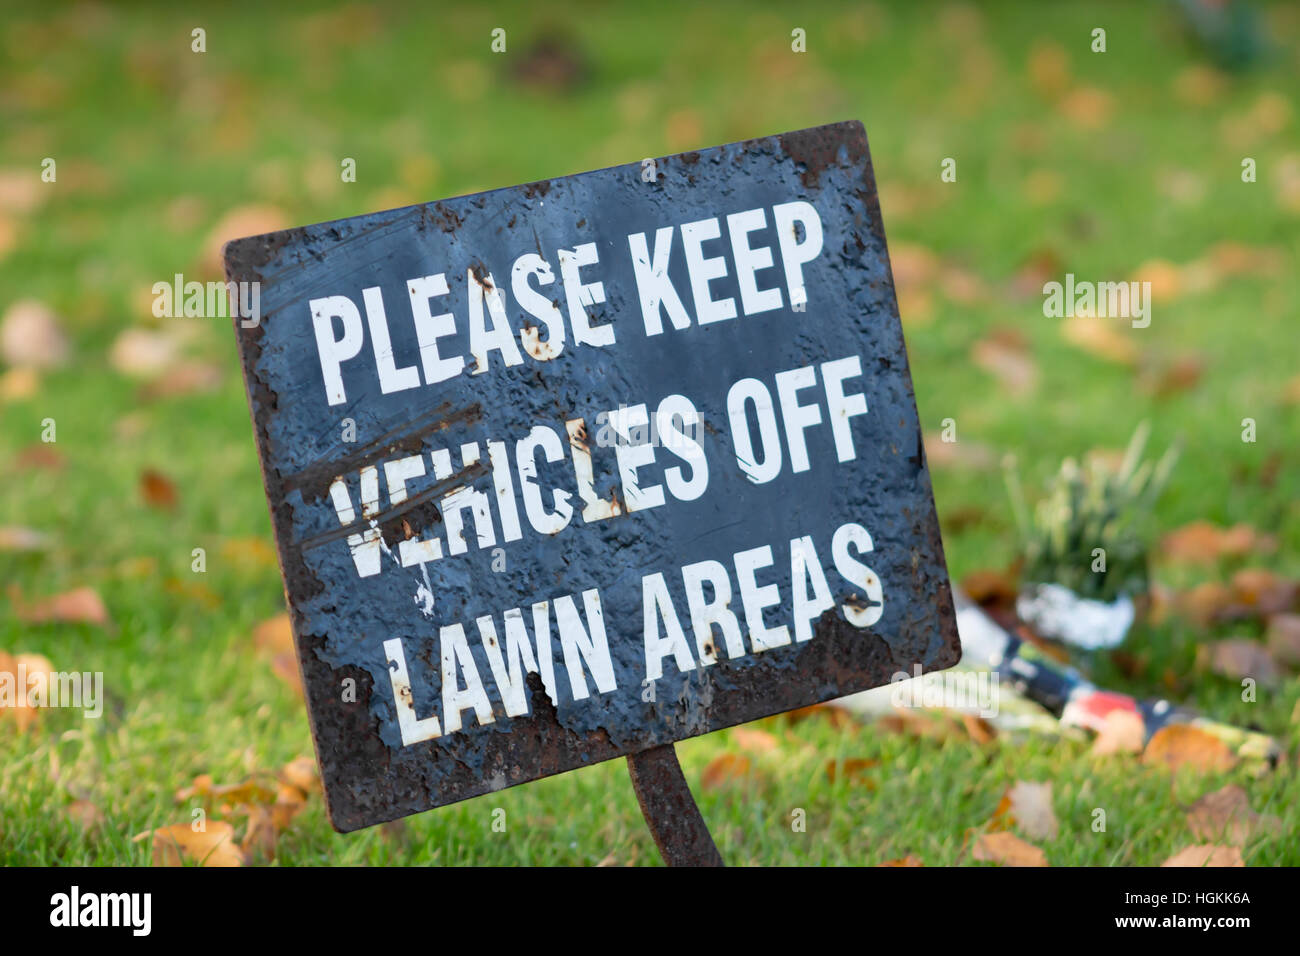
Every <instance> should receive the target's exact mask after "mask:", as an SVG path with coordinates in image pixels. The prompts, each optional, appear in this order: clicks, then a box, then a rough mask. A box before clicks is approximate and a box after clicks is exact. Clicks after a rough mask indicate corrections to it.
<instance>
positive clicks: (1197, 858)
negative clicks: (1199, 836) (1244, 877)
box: [1160, 843, 1246, 867]
mask: <svg viewBox="0 0 1300 956" xmlns="http://www.w3.org/2000/svg"><path fill="white" fill-rule="evenodd" d="M1160 865H1161V866H1192V867H1202V866H1245V865H1246V863H1245V861H1244V860H1243V859H1242V858H1241V850H1240V849H1238V848H1237V847H1235V846H1216V845H1215V844H1213V843H1202V844H1199V845H1197V846H1189V847H1184V848H1183V849H1181V850H1179V851H1178V852H1177V853H1175V854H1174V855H1173V856H1171V857H1170V858H1169V859H1167V860H1165V862H1163V863H1161V864H1160Z"/></svg>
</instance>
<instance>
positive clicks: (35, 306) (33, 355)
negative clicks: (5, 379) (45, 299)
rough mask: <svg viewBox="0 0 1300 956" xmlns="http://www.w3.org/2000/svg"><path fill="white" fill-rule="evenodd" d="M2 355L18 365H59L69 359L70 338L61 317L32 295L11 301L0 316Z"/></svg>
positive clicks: (0, 354) (14, 364)
mask: <svg viewBox="0 0 1300 956" xmlns="http://www.w3.org/2000/svg"><path fill="white" fill-rule="evenodd" d="M0 358H2V359H4V362H5V364H6V365H10V366H14V367H16V368H32V369H46V368H56V367H58V366H60V365H63V364H65V363H66V362H67V361H68V340H67V338H66V337H65V336H64V334H63V330H62V329H61V328H60V327H59V318H58V316H56V315H55V314H54V312H53V311H51V310H50V309H49V308H48V307H47V306H45V305H44V304H42V303H40V302H36V301H34V300H32V299H22V300H20V301H18V302H15V303H14V304H13V305H11V306H10V307H9V308H8V309H7V310H6V311H5V314H4V318H3V319H0Z"/></svg>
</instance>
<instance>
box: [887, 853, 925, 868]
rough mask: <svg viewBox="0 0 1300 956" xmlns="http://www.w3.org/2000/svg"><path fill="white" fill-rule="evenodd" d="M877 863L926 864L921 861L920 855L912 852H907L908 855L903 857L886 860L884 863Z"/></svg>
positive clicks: (892, 864)
mask: <svg viewBox="0 0 1300 956" xmlns="http://www.w3.org/2000/svg"><path fill="white" fill-rule="evenodd" d="M877 865H878V866H925V864H924V863H923V862H922V861H921V858H920V857H919V856H915V855H913V854H911V853H909V854H907V856H905V857H901V858H900V859H897V860H886V861H885V862H884V863H879V864H877Z"/></svg>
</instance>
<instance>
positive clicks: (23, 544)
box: [0, 525, 50, 551]
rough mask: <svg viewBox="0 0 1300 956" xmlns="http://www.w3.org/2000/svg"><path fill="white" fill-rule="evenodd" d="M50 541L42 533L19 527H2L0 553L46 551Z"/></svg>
mask: <svg viewBox="0 0 1300 956" xmlns="http://www.w3.org/2000/svg"><path fill="white" fill-rule="evenodd" d="M49 545H50V539H49V538H48V537H47V536H46V535H45V534H43V533H42V532H40V531H36V530H34V529H32V528H23V527H19V526H18V525H4V526H0V551H44V550H45V549H46V548H48V547H49Z"/></svg>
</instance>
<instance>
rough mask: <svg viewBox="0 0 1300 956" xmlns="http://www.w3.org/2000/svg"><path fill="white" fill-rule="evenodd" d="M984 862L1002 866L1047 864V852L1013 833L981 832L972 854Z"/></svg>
mask: <svg viewBox="0 0 1300 956" xmlns="http://www.w3.org/2000/svg"><path fill="white" fill-rule="evenodd" d="M972 855H973V856H974V858H975V859H976V860H979V861H980V862H985V863H1000V864H1002V865H1003V866H1047V865H1048V862H1047V854H1046V853H1044V852H1043V851H1042V850H1041V849H1039V848H1038V847H1036V846H1034V845H1033V844H1032V843H1027V842H1025V841H1024V840H1022V839H1020V837H1018V836H1016V835H1015V834H1014V833H1007V832H1005V831H1003V832H997V833H981V834H980V835H979V836H978V837H977V838H976V840H975V850H974V853H973V854H972Z"/></svg>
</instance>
